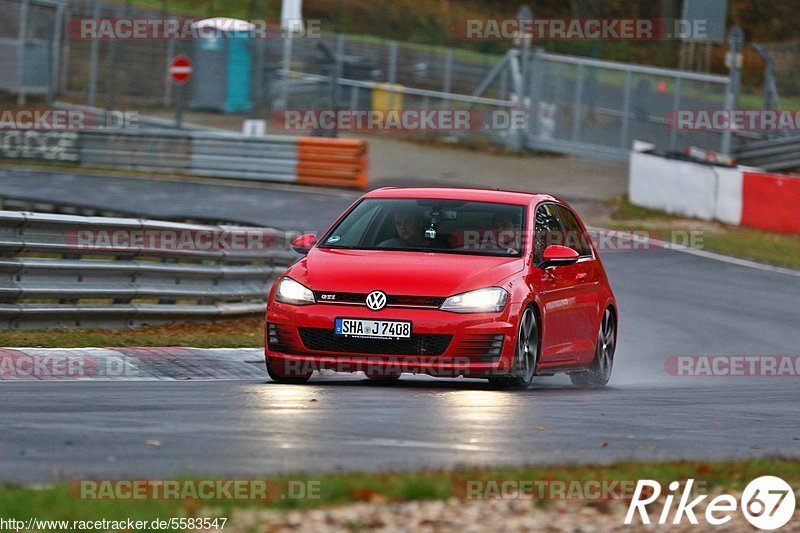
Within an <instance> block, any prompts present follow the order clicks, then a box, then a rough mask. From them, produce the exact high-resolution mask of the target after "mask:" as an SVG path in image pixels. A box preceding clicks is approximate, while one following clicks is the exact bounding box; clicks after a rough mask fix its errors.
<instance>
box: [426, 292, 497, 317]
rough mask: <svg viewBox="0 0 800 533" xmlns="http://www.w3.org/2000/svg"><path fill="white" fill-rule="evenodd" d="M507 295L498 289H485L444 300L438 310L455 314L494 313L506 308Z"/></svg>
mask: <svg viewBox="0 0 800 533" xmlns="http://www.w3.org/2000/svg"><path fill="white" fill-rule="evenodd" d="M507 300H508V293H507V292H506V291H505V290H504V289H501V288H500V287H486V288H485V289H478V290H475V291H469V292H465V293H462V294H456V295H455V296H451V297H450V298H448V299H446V300H445V301H444V302H443V303H442V305H441V306H439V309H441V310H442V311H453V312H456V313H496V312H498V311H502V310H503V307H505V306H506V301H507Z"/></svg>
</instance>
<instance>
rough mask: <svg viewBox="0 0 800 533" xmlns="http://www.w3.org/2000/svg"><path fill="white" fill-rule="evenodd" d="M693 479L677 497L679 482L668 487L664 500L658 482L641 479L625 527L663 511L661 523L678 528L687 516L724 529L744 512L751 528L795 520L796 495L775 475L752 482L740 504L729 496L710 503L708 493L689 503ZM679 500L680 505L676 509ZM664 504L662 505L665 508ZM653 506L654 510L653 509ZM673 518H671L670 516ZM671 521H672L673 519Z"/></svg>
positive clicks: (693, 521) (645, 521)
mask: <svg viewBox="0 0 800 533" xmlns="http://www.w3.org/2000/svg"><path fill="white" fill-rule="evenodd" d="M693 485H694V480H693V479H689V480H687V481H686V484H685V485H684V487H683V490H682V491H681V492H680V494H678V491H679V490H680V488H681V486H680V483H679V482H678V481H673V482H672V483H670V484H669V492H668V493H667V494H666V497H664V498H661V495H662V488H661V484H660V483H659V482H658V481H653V480H650V479H643V480H639V481H638V482H637V484H636V489H635V490H634V493H633V498H631V504H630V506H629V507H628V514H627V515H626V516H625V524H633V523H635V522H636V521H637V517H636V514H637V511H638V519H639V520H641V523H642V524H650V523H651V522H650V520H651V517H650V512H652V511H656V512H657V511H658V508H659V507H661V512H660V514H659V515H658V520H657V523H658V524H662V525H663V524H668V523H671V524H673V525H677V524H680V523H682V521H683V519H684V517H685V518H686V520H688V521H689V523H691V524H698V523H699V521H698V515H700V516H701V517H702V518H704V519H705V522H706V523H707V524H709V525H712V526H721V525H724V524H727V523H728V522H730V521H731V520H732V518H733V516H734V514H735V513H737V512H738V511H741V513H742V514H743V515H744V517H745V519H746V520H747V521H748V522H750V524H751V525H753V526H754V527H756V528H758V529H762V530H775V529H778V528H781V527H783V526H785V525H786V524H787V523H788V522H789V520H791V519H792V516H793V515H794V510H795V495H794V491H793V490H792V487H790V486H789V484H788V483H786V482H785V481H784V480H782V479H781V478H779V477H776V476H761V477H759V478H756V479H754V480H753V481H751V482H750V483H749V484H748V485H747V487H745V489H744V491H743V492H742V496H741V501H737V499H736V498H735V497H734V496H732V495H730V494H721V495H719V496H716V497H714V498H713V499H711V500H710V501H708V502H705V501H704V500H706V499H707V498H708V495H707V494H701V495H699V496H697V497H696V498H694V499H692V500H691V501H690V498H692V496H694V494H692V487H693ZM676 497H677V500H678V502H677V504H676V505H675V507H674V512H673V504H674V503H675V500H676ZM701 504H704V505H705V512H703V513H701V512H700V509H699V508H700V507H702V505H701ZM662 505H663V506H662ZM651 507H652V508H651ZM670 515H672V516H670ZM670 518H672V520H670Z"/></svg>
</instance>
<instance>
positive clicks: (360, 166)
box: [296, 137, 369, 189]
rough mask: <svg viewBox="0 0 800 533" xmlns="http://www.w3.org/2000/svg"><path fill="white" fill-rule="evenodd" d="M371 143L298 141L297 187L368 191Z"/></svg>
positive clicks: (351, 140) (340, 140)
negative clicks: (322, 186)
mask: <svg viewBox="0 0 800 533" xmlns="http://www.w3.org/2000/svg"><path fill="white" fill-rule="evenodd" d="M368 164H369V159H368V157H367V142H366V141H361V140H358V139H331V138H326V137H300V138H298V139H297V172H296V173H297V183H303V184H306V185H333V186H336V187H355V188H358V189H366V188H367V166H368Z"/></svg>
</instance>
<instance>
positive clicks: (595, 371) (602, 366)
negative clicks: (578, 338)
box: [569, 307, 617, 388]
mask: <svg viewBox="0 0 800 533" xmlns="http://www.w3.org/2000/svg"><path fill="white" fill-rule="evenodd" d="M616 347H617V327H616V321H615V319H614V312H613V311H612V310H611V308H610V307H609V308H607V309H606V311H605V313H603V319H602V320H601V321H600V331H598V332H597V348H596V349H595V353H594V360H593V361H592V366H591V367H589V369H587V370H585V371H583V372H574V373H572V374H570V375H569V378H570V379H571V380H572V384H573V385H577V386H579V387H592V388H599V387H605V386H606V383H608V380H609V379H611V370H612V368H613V367H614V350H615V349H616Z"/></svg>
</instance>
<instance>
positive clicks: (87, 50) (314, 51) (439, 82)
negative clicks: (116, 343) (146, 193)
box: [0, 0, 793, 160]
mask: <svg viewBox="0 0 800 533" xmlns="http://www.w3.org/2000/svg"><path fill="white" fill-rule="evenodd" d="M48 2H49V3H50V4H51V5H57V4H58V0H41V1H40V0H0V10H1V11H2V12H3V13H4V14H8V16H7V17H4V19H5V21H4V22H2V23H0V41H2V39H11V40H13V39H14V36H15V35H16V34H17V30H15V28H16V27H17V26H18V25H19V24H18V22H19V20H18V19H19V18H20V17H21V14H22V11H23V10H22V8H21V7H20V6H24V5H28V6H33V5H39V3H41V4H43V5H44V4H46V3H48ZM54 2H55V3H54ZM64 2H67V0H64ZM58 5H61V4H58ZM64 6H65V7H64V10H63V16H61V19H63V22H64V24H67V23H68V21H74V20H77V19H81V18H121V17H132V18H142V19H152V18H160V17H167V16H174V15H173V14H169V13H164V12H159V11H157V10H152V9H144V8H140V7H132V6H130V5H127V4H113V3H105V2H101V1H99V0H69V1H68V2H67V3H66V4H64ZM29 9H32V8H30V7H29ZM37 9H38V8H37ZM50 11H53V10H52V8H50ZM52 17H56V18H58V17H59V15H58V13H56V14H55V15H52V16H50V18H49V19H48V18H47V17H46V16H42V17H39V16H37V17H29V18H28V20H29V22H28V23H27V25H31V24H35V25H36V26H37V29H36V30H35V31H34V30H33V29H31V30H30V31H29V32H27V34H28V35H29V36H30V37H31V38H32V37H33V36H34V35H37V36H39V37H38V38H42V39H44V38H50V39H52V40H53V43H56V44H58V43H60V45H59V46H57V47H55V48H54V49H57V50H60V52H61V53H60V57H58V58H53V64H54V65H56V64H57V65H59V66H58V67H55V66H54V67H53V68H51V71H52V72H55V71H56V70H57V72H56V74H57V76H56V78H57V80H58V83H57V84H51V85H55V87H57V88H58V92H59V93H60V94H64V95H67V96H69V97H70V98H72V99H73V100H75V101H85V102H86V103H88V104H89V105H91V106H94V105H98V106H102V107H105V108H109V109H111V108H115V106H119V107H120V108H124V107H125V106H138V107H139V108H141V107H142V106H167V107H173V106H175V105H176V94H175V90H174V86H173V84H172V83H170V82H169V81H168V77H167V65H168V64H169V61H170V59H171V58H172V57H174V56H175V55H177V54H186V55H190V56H192V55H196V54H197V46H198V44H197V42H195V41H191V40H158V39H149V40H118V39H108V40H88V39H87V40H83V39H78V38H76V37H75V36H74V35H72V34H71V32H69V31H66V30H65V29H64V28H65V27H66V26H63V25H62V28H61V29H60V30H58V24H54V25H52V28H51V26H50V22H52ZM14 21H16V22H14ZM47 28H51V29H49V30H48V29H47ZM37 32H38V33H37ZM248 46H249V54H250V56H251V58H252V61H251V62H250V67H249V71H248V74H247V78H248V80H249V82H244V81H243V83H249V84H250V87H249V89H250V90H249V94H250V100H249V102H248V105H247V106H245V107H246V109H249V110H250V111H242V113H243V114H247V115H249V116H251V117H266V116H267V115H268V114H269V113H270V112H271V111H272V110H274V109H323V108H331V107H337V108H340V109H357V110H364V109H372V108H374V106H376V105H377V104H376V102H377V101H378V100H376V99H375V93H376V91H384V90H389V91H395V92H396V93H398V94H402V95H403V97H404V98H403V102H402V106H403V107H404V108H406V109H426V108H432V109H459V108H460V107H464V108H470V109H472V108H474V107H475V106H482V105H485V108H486V109H514V110H517V111H522V112H524V113H525V114H526V116H527V127H526V128H525V129H524V130H523V131H522V132H519V131H516V132H514V131H490V132H487V131H486V130H484V129H481V130H476V131H469V132H466V133H464V132H455V133H450V135H455V136H462V137H465V136H468V137H470V138H478V139H482V138H484V137H488V138H489V139H490V140H492V141H493V142H502V143H504V144H505V145H506V147H507V148H509V149H511V150H518V149H520V148H522V147H525V146H527V147H529V148H532V149H534V150H554V151H558V152H566V153H580V154H589V155H594V156H598V157H606V158H612V159H620V160H624V159H625V158H626V157H627V154H628V151H629V149H630V146H631V143H632V141H633V140H634V139H638V140H642V141H646V142H650V143H653V144H656V145H657V146H658V148H660V149H662V150H681V149H683V148H685V147H687V146H696V147H699V148H701V149H704V150H714V151H723V152H726V153H730V151H731V150H732V149H734V148H735V147H736V144H737V141H741V140H746V139H747V134H746V132H745V135H740V136H739V137H738V138H733V139H732V138H731V134H719V133H717V132H708V131H677V130H674V129H671V128H670V127H669V126H668V124H666V122H665V115H666V114H667V113H668V112H669V111H671V110H674V109H678V108H680V109H695V110H697V109H704V110H709V111H713V110H717V109H728V108H730V109H733V108H735V107H736V97H735V95H736V93H737V91H738V84H739V81H738V78H737V79H735V80H734V79H732V78H731V77H730V76H728V75H714V74H701V73H693V72H686V71H682V70H676V69H663V68H653V67H647V66H643V65H634V64H629V63H621V62H614V61H601V60H597V59H589V58H582V57H574V56H568V55H563V54H555V53H551V52H545V51H543V50H530V51H527V50H526V51H524V52H523V53H521V54H519V53H518V54H517V57H516V58H514V59H513V61H510V60H509V55H510V54H511V52H515V50H512V51H510V52H509V54H506V56H500V55H494V54H483V53H478V52H475V51H471V50H465V49H455V48H446V47H440V46H428V45H419V44H413V43H401V42H395V41H386V40H381V39H377V38H372V37H365V36H354V35H342V34H333V35H332V34H323V35H322V36H320V37H302V38H296V37H295V38H291V39H286V38H272V39H263V38H256V39H253V40H252V42H251V43H249V44H248ZM766 48H768V49H769V50H770V51H771V53H773V55H776V56H780V54H781V53H783V52H786V53H785V54H783V55H784V56H787V57H788V56H789V55H790V52H791V50H793V48H791V47H784V48H785V50H784V48H780V49H778V48H776V47H769V46H767V47H766ZM2 50H3V48H2V43H1V42H0V62H2V63H4V64H5V63H6V62H8V64H11V63H10V61H11V60H10V59H9V56H8V55H7V54H6V56H4V55H3V52H2ZM512 55H513V54H512ZM15 57H16V56H15ZM782 57H783V56H781V57H777V59H776V65H778V69H777V70H778V73H780V74H781V77H780V79H779V83H778V85H779V86H780V87H781V89H782V88H783V87H784V86H786V85H787V84H789V83H791V80H790V78H791V76H787V75H786V74H785V71H786V68H785V67H784V66H782V65H785V64H786V60H785V59H782ZM792 57H793V56H792ZM512 64H513V65H515V68H516V71H515V70H514V69H513V68H510V67H511V66H512ZM499 65H502V66H503V68H498V66H499ZM54 79H55V78H54ZM243 79H244V78H243ZM198 80H199V78H198ZM332 80H335V82H334V83H332ZM196 83H197V84H200V83H201V82H200V81H196ZM208 85H209V84H208V83H206V84H204V85H203V91H206V92H207V91H209V89H208ZM387 87H391V88H390V89H387ZM200 89H201V87H200V85H193V83H192V82H190V83H188V84H187V85H186V89H185V90H186V91H187V94H185V95H184V97H185V98H184V99H185V101H187V102H189V105H190V106H192V105H194V106H195V107H196V109H197V110H205V109H207V108H205V107H204V105H206V104H207V101H208V100H207V99H206V98H199V97H198V98H194V96H195V95H193V94H192V92H193V91H195V92H196V93H199V92H200ZM215 90H216V89H215ZM212 92H214V91H212ZM214 95H215V97H217V96H218V95H217V93H216V92H214ZM731 95H733V96H731ZM469 98H485V99H487V100H485V101H478V100H475V101H470V100H469ZM750 137H753V135H750ZM756 137H757V136H756Z"/></svg>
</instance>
